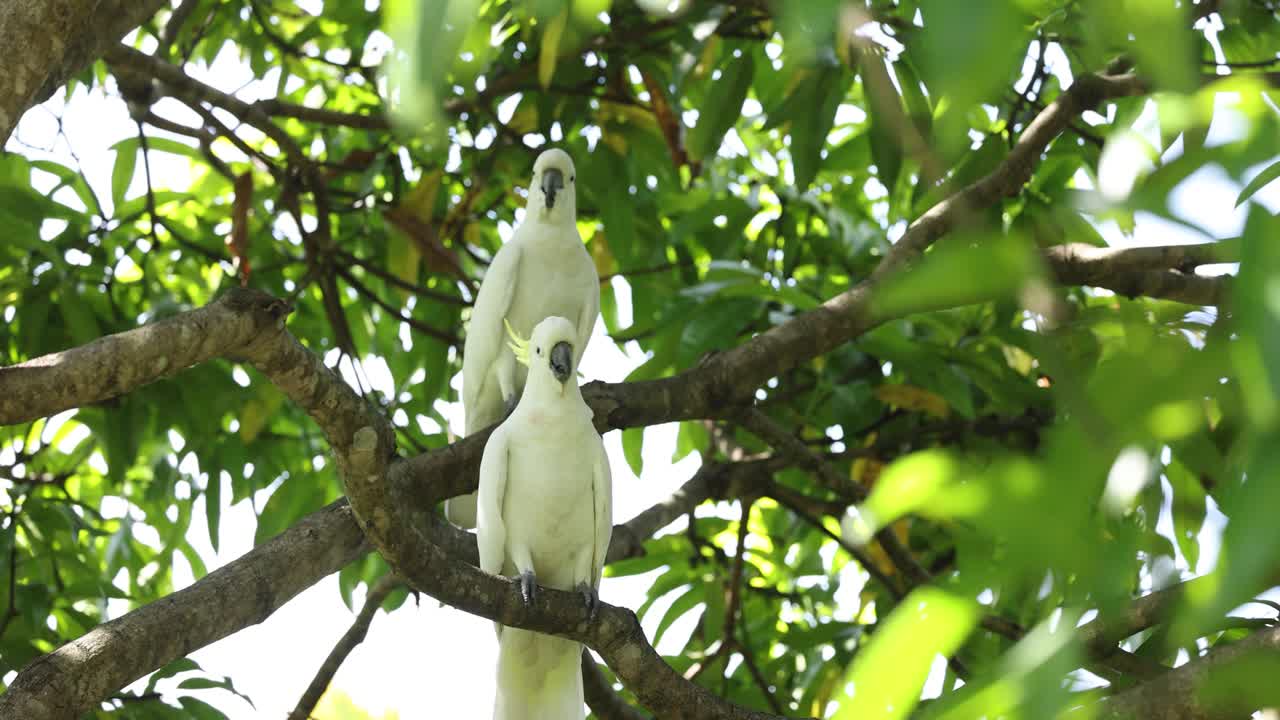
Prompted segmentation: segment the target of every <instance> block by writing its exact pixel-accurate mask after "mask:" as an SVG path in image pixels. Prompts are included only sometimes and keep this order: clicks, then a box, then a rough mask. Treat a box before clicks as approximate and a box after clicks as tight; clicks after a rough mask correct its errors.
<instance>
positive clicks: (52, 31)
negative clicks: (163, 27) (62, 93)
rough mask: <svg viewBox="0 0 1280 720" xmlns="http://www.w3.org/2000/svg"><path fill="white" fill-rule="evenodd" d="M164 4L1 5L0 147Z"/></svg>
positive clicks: (68, 0)
mask: <svg viewBox="0 0 1280 720" xmlns="http://www.w3.org/2000/svg"><path fill="white" fill-rule="evenodd" d="M164 5H165V2H164V0H6V2H0V67H4V68H5V71H4V72H3V73H0V143H3V142H7V141H8V139H9V135H10V134H11V133H12V132H13V129H14V127H16V126H17V124H18V120H19V119H20V118H21V117H22V114H23V113H24V112H26V111H27V110H28V109H29V108H30V107H31V106H32V105H35V104H36V103H39V102H43V101H44V100H46V99H47V98H48V97H49V96H50V95H52V94H53V91H55V90H57V89H58V87H60V86H61V85H63V84H65V83H66V82H67V79H68V78H70V77H71V75H72V74H74V73H76V72H78V71H79V70H80V69H81V68H83V67H84V66H85V65H87V64H89V63H90V62H92V61H93V60H94V59H96V58H98V57H100V56H101V55H102V54H103V53H104V52H106V50H107V48H109V47H111V46H112V45H114V44H115V43H117V42H119V41H120V38H122V37H124V36H125V34H126V33H128V32H129V31H130V30H132V29H133V28H135V27H137V26H139V25H141V24H142V23H143V22H145V21H146V20H147V19H148V18H150V17H151V16H152V15H154V14H155V13H156V11H157V10H159V9H160V8H161V7H164Z"/></svg>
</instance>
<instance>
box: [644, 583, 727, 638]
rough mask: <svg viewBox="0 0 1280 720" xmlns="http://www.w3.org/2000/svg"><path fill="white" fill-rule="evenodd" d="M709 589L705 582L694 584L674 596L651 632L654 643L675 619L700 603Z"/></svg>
mask: <svg viewBox="0 0 1280 720" xmlns="http://www.w3.org/2000/svg"><path fill="white" fill-rule="evenodd" d="M709 589H711V588H710V586H708V585H705V584H702V585H694V586H693V587H691V588H689V589H688V590H686V591H685V592H684V593H683V594H682V595H680V597H678V598H676V599H675V602H673V603H671V606H670V607H668V608H667V611H666V612H665V613H663V615H662V619H661V620H660V621H658V627H657V629H655V630H654V632H653V642H654V644H657V643H658V642H661V640H662V635H663V634H664V633H666V632H667V629H668V628H670V627H671V625H672V624H674V623H675V621H677V620H679V619H680V618H681V617H683V616H684V615H685V613H688V612H689V611H690V610H693V609H694V608H697V607H698V606H700V605H702V603H703V601H704V600H705V598H706V595H707V591H708V590H709ZM718 589H719V588H718V587H717V588H715V590H718Z"/></svg>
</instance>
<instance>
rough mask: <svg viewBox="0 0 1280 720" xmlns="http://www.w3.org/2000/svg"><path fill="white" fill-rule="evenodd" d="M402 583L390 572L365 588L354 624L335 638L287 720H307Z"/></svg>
mask: <svg viewBox="0 0 1280 720" xmlns="http://www.w3.org/2000/svg"><path fill="white" fill-rule="evenodd" d="M402 582H403V581H401V580H400V578H398V577H396V576H395V574H394V573H393V574H389V575H384V576H382V579H380V580H378V582H377V584H376V585H374V586H373V587H372V588H370V589H369V595H368V596H367V597H366V598H365V600H364V607H362V608H360V613H359V614H358V615H356V619H355V622H353V623H351V627H350V628H347V631H346V632H345V633H343V634H342V637H341V638H339V639H338V643H337V644H336V645H334V646H333V650H331V651H329V655H328V657H326V658H325V659H324V662H323V663H321V664H320V669H319V670H318V671H316V676H315V677H314V678H312V679H311V684H310V685H308V686H307V689H306V691H305V692H303V693H302V697H301V698H299V699H298V704H297V705H295V706H294V708H293V712H291V713H289V720H307V718H309V717H311V712H312V711H313V710H315V708H316V703H318V702H320V697H321V696H322V695H324V691H325V690H327V689H328V688H329V683H330V682H332V681H333V676H334V675H336V674H337V673H338V668H340V667H342V663H343V662H345V661H346V659H347V656H348V655H350V654H351V651H352V650H355V649H356V646H357V645H359V644H360V643H362V642H364V638H365V635H367V634H368V633H369V626H370V625H371V624H373V616H374V615H376V614H377V613H378V609H379V608H381V607H382V601H383V600H386V599H387V596H388V595H390V594H391V591H392V590H395V589H396V588H398V587H400V585H401V584H402Z"/></svg>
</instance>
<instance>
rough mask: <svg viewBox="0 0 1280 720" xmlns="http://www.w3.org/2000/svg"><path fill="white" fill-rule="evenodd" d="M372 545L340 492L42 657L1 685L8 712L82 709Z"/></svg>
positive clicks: (251, 618) (76, 713)
mask: <svg viewBox="0 0 1280 720" xmlns="http://www.w3.org/2000/svg"><path fill="white" fill-rule="evenodd" d="M367 551H368V547H367V546H366V545H365V544H364V536H363V535H362V534H361V533H360V529H359V528H358V527H356V524H355V522H353V517H352V514H351V508H350V507H349V506H348V505H347V502H346V500H339V501H337V502H335V503H333V504H331V505H329V506H328V507H326V508H325V509H323V510H321V511H319V512H316V513H312V514H311V515H308V516H307V517H305V518H303V519H302V520H301V521H299V522H298V524H296V525H294V526H293V527H291V528H289V529H288V530H286V531H284V532H283V533H281V534H280V535H278V536H276V537H275V538H274V539H272V540H271V541H269V542H267V543H264V544H263V545H261V546H259V547H257V548H255V549H253V550H252V551H250V552H249V553H247V554H246V555H245V556H244V557H241V558H239V559H237V560H235V561H234V562H232V563H230V564H228V565H226V566H224V567H222V568H219V569H218V570H214V571H213V572H211V573H209V574H208V575H206V576H205V577H204V578H202V579H201V580H200V581H199V582H197V583H195V584H193V585H191V586H190V587H188V588H186V589H184V590H179V591H178V592H175V593H173V594H172V595H169V596H168V597H165V598H163V599H161V600H157V601H156V602H153V603H151V604H150V605H146V606H143V607H141V608H138V609H137V610H134V611H133V612H131V613H128V614H126V615H123V616H121V617H119V618H116V619H115V620H112V621H110V622H105V623H103V624H101V625H99V626H98V627H96V628H94V629H93V630H90V631H89V632H88V633H86V634H85V635H84V636H82V637H80V638H79V639H77V640H74V641H72V642H69V643H67V644H66V645H63V646H62V647H60V648H58V649H57V650H55V651H53V652H51V653H49V654H48V655H45V656H43V657H40V658H38V659H36V660H35V661H33V662H32V663H31V664H30V665H28V666H27V667H25V668H23V670H22V672H20V673H18V676H17V677H16V678H15V679H14V681H13V683H12V684H10V685H9V689H8V690H7V691H6V692H5V693H4V694H3V695H0V718H14V719H15V720H16V719H17V718H22V719H23V720H41V719H43V718H70V719H73V718H79V717H81V716H83V715H84V714H85V713H86V712H88V711H89V710H91V709H93V708H94V707H96V706H97V704H98V703H99V702H101V701H102V700H103V699H104V698H106V697H109V696H110V695H112V694H113V693H115V692H116V691H117V690H119V689H120V688H122V687H124V686H125V685H128V684H129V683H131V682H133V681H134V680H137V679H138V678H140V677H142V676H144V675H146V674H147V673H149V672H151V671H152V670H155V669H156V668H159V667H162V666H164V665H165V664H167V663H169V662H171V661H173V660H176V659H178V658H180V657H185V656H186V655H187V654H189V653H191V652H192V651H193V650H196V649H197V648H201V647H204V646H205V645H208V644H209V643H212V642H215V641H217V640H220V639H222V638H224V637H226V636H228V635H230V634H231V633H233V632H235V631H237V630H240V629H241V628H246V627H249V626H250V625H255V624H257V623H260V622H262V621H263V620H265V619H266V618H267V617H268V616H270V615H271V613H272V612H274V611H275V610H276V609H277V608H279V607H280V606H281V605H283V604H285V603H286V602H288V601H289V600H290V599H291V598H293V596H295V595H297V594H298V593H299V592H302V591H303V590H305V589H306V588H308V587H310V586H311V585H313V584H315V582H316V581H317V580H318V579H320V578H322V577H324V576H326V575H329V574H330V573H334V572H337V571H338V570H339V569H341V568H342V567H343V566H345V565H346V564H347V563H349V562H351V561H352V560H354V559H356V558H357V557H359V556H360V555H363V554H364V553H365V552H367Z"/></svg>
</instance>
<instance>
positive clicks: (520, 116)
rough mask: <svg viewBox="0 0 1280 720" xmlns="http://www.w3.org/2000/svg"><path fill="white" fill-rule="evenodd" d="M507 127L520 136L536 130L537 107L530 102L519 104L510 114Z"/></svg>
mask: <svg viewBox="0 0 1280 720" xmlns="http://www.w3.org/2000/svg"><path fill="white" fill-rule="evenodd" d="M507 127H509V128H511V129H512V130H513V131H515V132H517V133H519V134H521V135H524V134H525V133H531V132H533V131H534V130H536V129H537V128H538V106H537V105H535V104H534V103H531V102H529V103H526V102H521V103H520V105H519V106H517V107H516V111H515V112H514V113H512V115H511V121H510V122H508V123H507Z"/></svg>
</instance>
